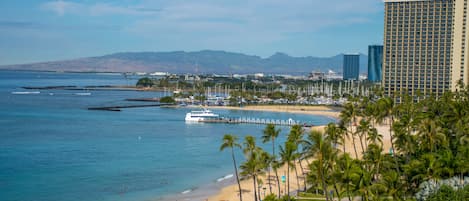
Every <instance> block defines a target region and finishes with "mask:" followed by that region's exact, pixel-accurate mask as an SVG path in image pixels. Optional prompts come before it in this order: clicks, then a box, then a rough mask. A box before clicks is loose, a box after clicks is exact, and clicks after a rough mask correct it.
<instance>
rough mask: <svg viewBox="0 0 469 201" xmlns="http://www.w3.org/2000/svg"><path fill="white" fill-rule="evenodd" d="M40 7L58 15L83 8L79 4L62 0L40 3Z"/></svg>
mask: <svg viewBox="0 0 469 201" xmlns="http://www.w3.org/2000/svg"><path fill="white" fill-rule="evenodd" d="M41 7H42V8H43V9H45V10H49V11H52V12H54V13H56V14H57V15H60V16H63V15H65V14H66V13H67V12H76V11H78V10H81V9H83V6H82V5H81V4H78V3H74V2H67V1H62V0H58V1H50V2H46V3H44V4H42V5H41Z"/></svg>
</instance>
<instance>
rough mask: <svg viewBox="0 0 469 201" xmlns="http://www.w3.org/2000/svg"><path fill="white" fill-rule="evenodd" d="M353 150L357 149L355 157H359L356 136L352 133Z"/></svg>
mask: <svg viewBox="0 0 469 201" xmlns="http://www.w3.org/2000/svg"><path fill="white" fill-rule="evenodd" d="M352 144H353V150H354V151H355V158H356V159H358V152H357V145H356V144H355V136H354V135H353V134H352Z"/></svg>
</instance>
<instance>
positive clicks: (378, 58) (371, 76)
mask: <svg viewBox="0 0 469 201" xmlns="http://www.w3.org/2000/svg"><path fill="white" fill-rule="evenodd" d="M382 69H383V46H382V45H370V46H368V81H370V82H380V81H381V76H382Z"/></svg>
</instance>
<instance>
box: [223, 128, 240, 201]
mask: <svg viewBox="0 0 469 201" xmlns="http://www.w3.org/2000/svg"><path fill="white" fill-rule="evenodd" d="M237 141H238V137H237V136H235V135H232V134H225V135H224V136H223V143H222V144H221V146H220V151H223V150H225V149H226V148H230V149H231V157H232V159H233V165H234V169H235V174H236V181H237V182H238V189H239V200H240V201H242V200H243V196H242V195H241V194H242V189H241V183H240V182H239V175H238V166H237V165H236V159H235V155H234V148H235V147H237V148H241V145H240V144H238V142H237Z"/></svg>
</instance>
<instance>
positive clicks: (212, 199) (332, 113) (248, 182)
mask: <svg viewBox="0 0 469 201" xmlns="http://www.w3.org/2000/svg"><path fill="white" fill-rule="evenodd" d="M207 108H210V109H221V110H243V111H259V112H282V113H295V114H306V115H318V116H325V117H329V118H333V119H337V118H338V117H339V114H340V108H336V107H329V106H303V105H254V106H253V105H249V106H245V107H233V106H207ZM324 128H325V125H318V126H313V127H311V128H310V129H311V130H313V129H314V130H322V129H324ZM238 165H239V164H238ZM295 166H296V169H297V170H298V175H299V180H298V181H297V178H296V173H295V171H290V172H289V173H288V175H289V177H290V192H294V191H297V190H298V189H303V188H304V178H305V177H304V176H302V172H303V171H307V170H306V168H305V167H307V162H306V161H302V164H301V165H300V164H299V163H298V162H296V163H295ZM301 166H302V167H303V169H301V168H300V167H301ZM290 168H291V167H290ZM286 170H287V166H286V165H283V166H282V167H280V168H279V169H278V174H279V177H281V176H282V175H287V171H286ZM233 172H234V170H233ZM270 174H271V177H270V178H272V177H275V173H274V172H273V171H272V172H271V173H270ZM268 175H269V174H268V172H266V174H265V175H264V176H260V177H259V178H260V179H262V180H263V181H264V183H268V182H267V177H268ZM269 181H271V183H273V184H272V193H274V194H277V193H278V187H277V181H276V180H269ZM240 183H241V186H242V190H243V200H245V201H253V200H254V194H253V193H254V191H253V190H252V189H253V181H252V178H249V179H244V180H241V181H240ZM298 184H299V186H298ZM210 186H211V187H213V188H211V189H207V188H204V187H210ZM280 186H281V192H280V193H281V194H282V195H284V194H285V192H286V189H285V184H284V183H282V182H280ZM264 187H266V190H265V191H264V190H263V188H264ZM211 190H214V192H212V191H211ZM201 191H202V192H201ZM203 191H205V192H203ZM207 191H208V192H207ZM238 191H239V190H238V184H237V182H236V178H235V177H232V178H231V179H230V180H229V181H227V182H226V183H223V184H222V182H212V183H211V184H206V185H203V186H201V188H197V189H195V190H193V191H191V192H190V193H187V195H186V194H182V193H179V194H178V195H170V196H168V197H164V198H165V199H163V200H162V201H169V200H178V201H181V200H200V201H220V200H223V201H235V200H238V199H239V195H238ZM260 193H261V197H262V198H263V197H264V196H265V195H268V194H270V189H269V186H268V185H267V184H264V185H263V187H262V189H260Z"/></svg>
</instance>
